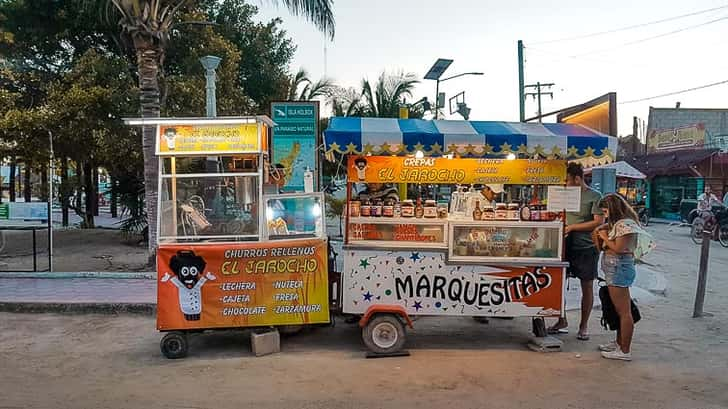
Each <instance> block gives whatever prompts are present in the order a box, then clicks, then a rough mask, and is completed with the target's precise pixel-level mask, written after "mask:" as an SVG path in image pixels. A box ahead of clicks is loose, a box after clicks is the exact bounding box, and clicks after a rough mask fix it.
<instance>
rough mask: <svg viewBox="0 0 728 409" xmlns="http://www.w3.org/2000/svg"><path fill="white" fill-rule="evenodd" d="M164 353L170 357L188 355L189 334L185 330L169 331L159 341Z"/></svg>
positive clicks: (175, 357) (177, 357) (176, 357)
mask: <svg viewBox="0 0 728 409" xmlns="http://www.w3.org/2000/svg"><path fill="white" fill-rule="evenodd" d="M159 349H161V350H162V355H164V356H165V357H167V358H168V359H180V358H184V357H186V356H187V350H188V344H187V335H186V334H185V333H183V332H168V333H166V334H164V336H163V337H162V340H161V341H160V342H159Z"/></svg>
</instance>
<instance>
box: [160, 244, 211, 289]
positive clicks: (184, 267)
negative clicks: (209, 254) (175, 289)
mask: <svg viewBox="0 0 728 409" xmlns="http://www.w3.org/2000/svg"><path fill="white" fill-rule="evenodd" d="M205 265H206V263H205V260H204V259H203V258H202V257H200V256H197V255H195V253H194V252H192V251H179V252H177V254H176V255H174V256H172V258H171V259H170V260H169V268H170V269H171V270H172V272H174V274H175V275H176V276H177V279H178V280H179V281H180V282H181V283H182V285H184V286H185V287H187V288H190V289H192V288H193V287H194V286H195V284H197V282H198V281H199V280H200V277H201V276H202V271H203V270H204V268H205Z"/></svg>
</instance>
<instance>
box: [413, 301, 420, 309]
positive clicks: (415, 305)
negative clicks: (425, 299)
mask: <svg viewBox="0 0 728 409" xmlns="http://www.w3.org/2000/svg"><path fill="white" fill-rule="evenodd" d="M412 307H414V309H415V311H419V310H420V309H422V303H421V302H420V301H415V303H414V304H412Z"/></svg>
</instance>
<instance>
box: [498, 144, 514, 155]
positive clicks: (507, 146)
mask: <svg viewBox="0 0 728 409" xmlns="http://www.w3.org/2000/svg"><path fill="white" fill-rule="evenodd" d="M500 148H501V152H503V153H508V152H510V151H511V149H512V147H511V145H510V144H509V143H504V144H503V145H501V146H500Z"/></svg>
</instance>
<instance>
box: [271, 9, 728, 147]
mask: <svg viewBox="0 0 728 409" xmlns="http://www.w3.org/2000/svg"><path fill="white" fill-rule="evenodd" d="M260 1H261V3H260V9H261V13H260V15H259V19H260V20H262V21H265V20H268V19H270V18H273V17H281V18H282V19H283V21H284V24H283V27H284V29H285V30H286V31H287V32H288V34H289V36H290V37H292V38H293V40H294V42H295V43H296V44H297V46H298V49H297V52H296V55H295V57H294V60H293V64H292V66H291V69H292V70H293V71H295V70H297V69H298V68H299V67H304V68H305V69H306V70H307V71H308V72H309V73H310V74H311V77H312V78H313V79H318V78H320V77H323V76H324V75H326V76H328V77H330V78H332V79H333V80H335V81H336V82H337V83H338V84H340V85H342V86H346V87H349V86H353V87H358V85H359V84H360V82H361V79H362V78H369V79H370V80H375V79H376V78H377V77H378V76H379V73H381V72H382V71H383V70H387V71H388V72H398V71H400V70H401V71H404V72H412V73H414V74H415V75H416V76H417V77H418V78H420V79H421V78H422V77H423V76H424V75H425V73H426V72H427V71H428V70H429V68H430V67H431V66H432V64H433V63H434V62H435V60H437V58H449V59H453V60H454V62H453V64H452V65H451V66H450V67H449V68H448V70H447V71H446V73H445V74H444V75H443V77H447V76H451V75H455V74H459V73H462V72H472V71H481V72H483V73H485V75H484V76H465V77H460V78H457V79H453V80H450V81H446V82H444V83H441V85H440V91H441V92H445V93H446V94H447V98H450V97H452V96H454V95H455V94H457V93H458V92H460V91H465V99H466V102H467V104H468V106H469V107H470V108H471V109H472V111H471V114H470V119H471V120H492V121H518V59H517V41H518V40H519V39H520V40H523V42H524V45H525V47H526V49H525V60H526V62H525V82H526V84H531V83H536V82H537V81H539V82H542V83H549V82H552V83H555V84H556V85H555V86H554V87H553V88H552V91H553V92H554V96H553V100H551V99H550V98H548V97H544V98H543V111H544V112H548V111H553V110H557V109H561V108H564V107H568V106H571V105H576V104H579V103H582V102H586V101H588V100H590V99H592V98H595V97H598V96H600V95H602V94H605V93H607V92H612V91H614V92H616V93H617V101H618V103H619V105H618V108H617V113H618V126H619V132H620V135H627V134H631V133H632V117H633V116H637V117H640V118H642V119H643V120H645V121H647V116H648V113H649V107H650V106H654V107H674V106H675V103H676V102H677V101H680V102H681V106H682V107H684V108H688V107H690V108H728V100H727V98H726V95H728V83H727V84H723V85H719V86H715V87H712V88H706V89H702V90H698V91H694V92H689V93H684V94H681V95H675V96H669V97H663V98H659V99H653V100H649V101H644V102H636V103H625V102H627V101H632V100H636V99H641V98H646V97H651V96H655V95H661V94H665V93H669V92H673V91H680V90H684V89H688V88H693V87H697V86H701V85H705V84H710V83H715V82H719V81H724V80H728V52H726V40H725V39H727V38H728V7H726V8H722V9H720V10H715V11H711V12H707V13H702V14H698V15H694V16H690V17H685V18H681V19H676V20H672V21H667V22H663V23H659V24H652V25H648V26H644V27H641V28H637V29H631V30H622V31H618V32H615V33H610V34H605V35H598V36H592V37H588V38H581V39H577V40H567V41H555V42H552V41H551V40H559V39H565V38H572V37H576V36H582V35H587V34H591V33H598V32H603V31H608V30H614V29H618V28H622V27H627V26H632V25H637V24H642V23H648V22H652V21H656V20H662V19H666V18H670V17H675V16H679V15H684V14H689V13H694V12H698V11H702V10H706V9H711V8H716V7H721V6H728V1H726V0H699V1H690V2H687V1H674V0H662V1H658V0H649V1H648V0H640V1H635V0H612V1H609V2H598V3H597V2H589V1H574V0H560V1H549V0H520V1H495V0H459V1H449V2H448V1H435V0H399V1H391V0H334V1H335V3H334V15H335V18H336V35H335V38H334V40H333V41H326V39H325V37H324V36H323V35H322V34H321V33H320V32H318V31H317V30H316V29H315V28H314V27H313V26H312V25H311V24H309V23H308V22H306V21H305V20H304V19H302V18H300V17H295V16H291V15H290V14H289V13H288V11H287V10H286V9H285V8H283V7H280V8H276V7H275V6H272V5H271V4H270V3H269V2H268V0H260ZM724 17H725V19H724V20H720V19H721V18H724ZM714 20H719V21H715V22H713V21H714ZM706 23H707V24H706ZM701 24H703V25H702V26H699V27H692V26H697V25H701ZM673 31H679V32H677V33H675V34H672V35H663V34H667V33H669V32H673ZM656 36H658V38H654V39H650V38H652V37H656ZM643 40H644V41H643ZM632 42H634V43H635V44H629V45H628V43H632ZM422 96H427V97H428V99H429V100H430V101H433V100H434V97H435V82H434V81H428V80H422V82H421V83H420V84H418V86H417V88H416V89H415V92H414V95H413V100H417V99H419V98H421V97H422ZM536 112H537V104H536V102H535V101H534V100H533V99H527V101H526V116H527V117H529V116H533V115H535V114H536ZM447 113H449V111H447V112H446V114H447ZM447 118H448V119H461V117H460V116H459V115H458V114H455V115H447ZM555 120H556V119H555V117H552V118H549V119H547V120H545V122H555Z"/></svg>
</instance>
